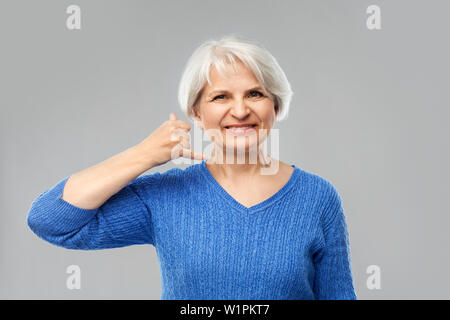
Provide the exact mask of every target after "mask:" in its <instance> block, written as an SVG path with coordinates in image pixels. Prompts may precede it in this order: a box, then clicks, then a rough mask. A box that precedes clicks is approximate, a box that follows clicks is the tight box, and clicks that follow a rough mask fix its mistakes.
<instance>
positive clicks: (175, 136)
mask: <svg viewBox="0 0 450 320" xmlns="http://www.w3.org/2000/svg"><path fill="white" fill-rule="evenodd" d="M182 138H183V139H187V140H191V136H190V135H189V133H188V132H187V131H185V130H184V129H182V128H176V129H175V131H174V132H172V134H171V135H170V140H171V141H181V139H182Z"/></svg>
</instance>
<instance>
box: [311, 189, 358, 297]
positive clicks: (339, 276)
mask: <svg viewBox="0 0 450 320" xmlns="http://www.w3.org/2000/svg"><path fill="white" fill-rule="evenodd" d="M329 186H330V187H331V190H332V192H331V197H330V198H329V201H328V203H327V204H326V205H325V211H324V215H323V245H322V247H321V248H320V250H319V251H318V252H317V253H316V254H315V257H314V266H315V279H314V294H315V296H316V299H319V300H356V299H357V296H356V293H355V289H354V286H353V276H352V270H351V261H350V245H349V236H348V230H347V224H346V219H345V214H344V210H343V206H342V200H341V198H340V196H339V194H338V192H337V190H336V189H335V188H334V187H333V186H331V185H329Z"/></svg>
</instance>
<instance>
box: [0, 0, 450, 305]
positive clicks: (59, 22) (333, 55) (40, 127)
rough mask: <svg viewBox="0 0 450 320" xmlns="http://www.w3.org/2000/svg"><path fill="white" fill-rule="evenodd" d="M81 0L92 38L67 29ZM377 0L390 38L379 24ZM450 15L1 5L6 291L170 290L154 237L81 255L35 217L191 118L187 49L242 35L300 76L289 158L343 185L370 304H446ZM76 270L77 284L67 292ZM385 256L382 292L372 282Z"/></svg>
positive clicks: (396, 4) (327, 8) (360, 288)
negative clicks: (54, 197) (36, 224)
mask: <svg viewBox="0 0 450 320" xmlns="http://www.w3.org/2000/svg"><path fill="white" fill-rule="evenodd" d="M70 4H77V5H79V6H80V7H81V27H82V28H81V30H75V31H70V30H68V29H67V28H66V25H65V23H66V18H67V16H68V15H67V14H66V8H67V6H69V5H70ZM371 4H377V5H379V6H380V7H381V18H382V29H381V30H377V31H369V30H368V29H367V27H366V18H367V14H366V8H367V7H368V6H369V5H371ZM449 14H450V1H411V0H408V1H406V0H404V1H400V0H397V1H363V0H357V1H356V0H355V1H334V0H329V1H313V0H311V1H298V0H295V1H294V0H291V1H261V0H259V1H192V0H191V1H154V0H152V1H80V0H77V1H61V0H57V1H56V0H55V1H18V0H15V1H2V2H1V5H0V33H1V38H0V39H1V50H0V55H1V59H0V68H1V69H0V85H1V86H0V88H1V95H0V104H1V120H0V121H1V135H0V139H1V140H0V142H1V157H0V161H1V167H0V168H1V179H0V210H1V216H0V298H4V299H12V298H25V299H29V298H38V299H47V298H61V299H80V298H100V299H103V298H113V299H115V298H125V299H127V298H137V299H141V298H142V299H159V298H160V293H161V288H160V286H161V282H160V275H159V265H158V261H157V256H156V251H155V249H154V247H152V246H131V247H126V248H120V249H112V250H103V251H90V252H89V251H88V252H86V251H70V250H66V249H62V248H58V247H55V246H52V245H50V244H48V243H46V242H44V241H41V240H39V239H38V238H37V237H36V236H35V235H34V234H33V233H32V232H31V231H30V230H29V229H28V227H27V225H26V216H27V213H28V210H29V208H30V205H31V202H32V201H33V200H34V199H35V198H36V197H37V196H38V195H39V194H40V193H42V192H43V191H44V190H46V189H48V188H49V187H51V186H53V185H54V184H56V182H58V181H59V180H61V179H62V178H64V177H66V176H68V175H70V174H71V173H74V172H76V171H79V170H81V169H84V168H86V167H88V166H91V165H94V164H96V163H98V162H100V161H103V160H105V159H106V158H109V157H111V156H113V155H114V154H117V153H119V152H121V151H123V150H125V149H126V148H128V147H130V146H132V145H134V144H137V143H138V142H140V141H141V140H142V139H144V138H145V137H147V136H148V135H149V134H150V133H151V132H152V131H153V130H154V129H156V128H157V127H158V126H159V125H160V124H161V123H162V122H163V121H166V120H167V119H168V118H169V113H170V112H172V111H174V112H175V113H176V114H177V116H178V117H179V118H180V119H182V120H186V121H187V119H186V117H185V116H184V115H183V114H182V113H181V110H180V108H179V106H178V103H177V99H176V93H177V88H178V82H179V79H180V76H181V72H182V70H183V67H184V65H185V63H186V61H187V59H188V57H189V56H190V54H191V53H192V52H193V50H194V49H195V48H196V47H197V46H198V45H199V44H200V43H201V42H203V41H204V40H206V39H209V38H218V37H221V36H223V35H225V34H229V33H237V34H240V35H242V36H245V37H249V38H252V39H255V40H257V41H259V43H261V44H262V45H263V46H265V47H266V48H267V49H269V50H270V51H271V53H272V54H273V55H274V56H275V57H276V58H277V60H278V61H279V63H280V65H281V67H282V68H283V69H284V70H285V72H286V75H287V77H288V79H289V80H290V82H291V85H292V88H293V91H294V92H295V94H294V97H293V100H292V105H291V109H290V112H289V117H288V118H287V119H286V121H284V122H280V123H278V124H276V128H279V129H280V138H281V145H280V159H281V160H282V161H285V162H288V163H292V164H296V165H297V166H299V167H301V168H303V169H304V170H307V171H310V172H313V173H316V174H319V175H320V176H322V177H324V178H326V179H328V180H330V181H331V182H332V183H333V184H334V185H335V186H336V188H337V189H338V190H339V192H340V194H341V196H342V198H343V204H344V209H345V212H346V216H347V224H348V227H349V235H350V243H351V255H352V268H353V274H354V277H355V285H356V292H357V295H358V297H359V298H360V299H422V298H423V299H433V298H437V299H449V298H450V293H449V290H448V288H449V285H450V273H449V272H448V270H449V269H450V257H449V253H448V244H449V240H450V235H449V233H448V226H449V223H450V218H449V215H448V213H449V202H448V198H449V178H450V176H449V173H450V170H449V155H450V152H449V139H448V137H449V136H450V132H449V131H450V129H449V126H448V121H449V118H450V117H449V116H450V115H449V98H450V97H449V92H450V90H449V89H450V88H449V71H450V70H449V69H450V68H449V56H450V52H449V51H450V50H449V42H448V30H450V18H449ZM191 124H192V122H191ZM174 166H175V165H174V164H173V163H168V164H166V165H164V166H161V167H158V168H153V169H151V170H150V171H148V172H147V173H152V172H154V171H155V170H158V171H161V172H163V171H166V170H167V169H170V168H171V167H174ZM183 166H184V165H182V167H183ZM178 167H180V166H178ZM71 264H76V265H79V266H80V267H81V290H68V289H67V288H66V278H67V277H68V275H67V274H66V268H67V266H69V265H71ZM373 264H375V265H378V266H379V267H380V268H381V289H380V290H369V289H368V288H367V287H366V279H367V277H368V276H369V275H368V274H367V273H366V268H367V267H368V266H369V265H373Z"/></svg>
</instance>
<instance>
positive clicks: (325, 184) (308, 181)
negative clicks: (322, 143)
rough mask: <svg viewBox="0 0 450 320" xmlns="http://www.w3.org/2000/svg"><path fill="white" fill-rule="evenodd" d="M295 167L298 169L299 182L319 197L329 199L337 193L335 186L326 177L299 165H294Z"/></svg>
mask: <svg viewBox="0 0 450 320" xmlns="http://www.w3.org/2000/svg"><path fill="white" fill-rule="evenodd" d="M296 169H298V171H299V175H300V179H299V180H300V182H301V183H302V184H303V185H305V186H308V187H309V188H311V191H313V192H314V193H316V194H317V195H318V196H319V197H320V198H325V199H331V198H333V197H336V196H338V195H339V194H338V191H337V189H336V187H335V186H334V184H333V183H332V182H331V180H329V179H328V178H325V177H324V176H321V175H319V174H317V173H314V172H312V171H307V170H305V169H302V168H299V167H296Z"/></svg>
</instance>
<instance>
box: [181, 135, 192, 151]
mask: <svg viewBox="0 0 450 320" xmlns="http://www.w3.org/2000/svg"><path fill="white" fill-rule="evenodd" d="M179 144H180V145H181V147H182V148H184V149H190V148H191V142H190V141H189V139H188V138H186V137H181V140H180V143H179Z"/></svg>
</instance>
